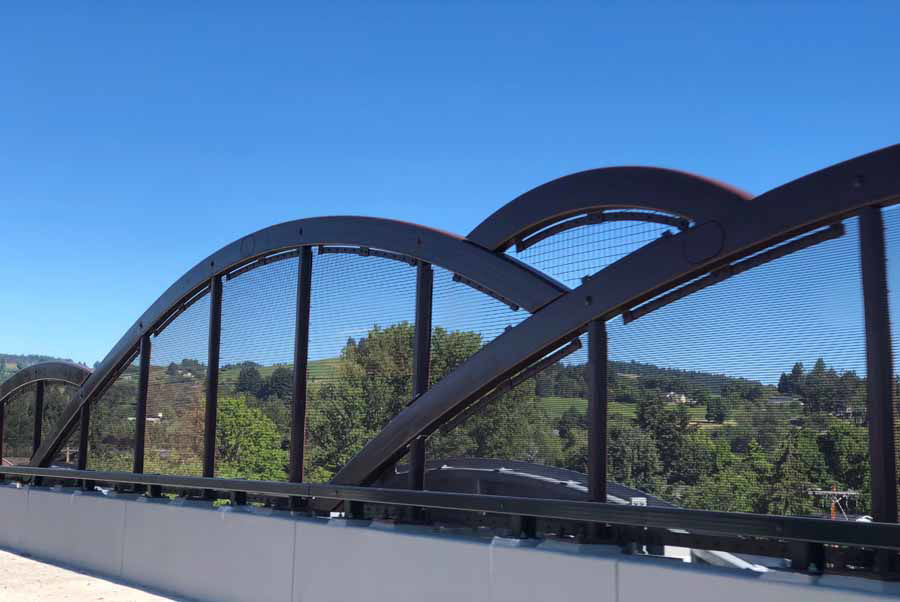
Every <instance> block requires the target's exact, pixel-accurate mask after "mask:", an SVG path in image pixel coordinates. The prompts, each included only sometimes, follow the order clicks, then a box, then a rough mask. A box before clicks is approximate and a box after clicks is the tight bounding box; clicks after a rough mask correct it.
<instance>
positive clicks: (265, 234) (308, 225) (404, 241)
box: [34, 216, 568, 465]
mask: <svg viewBox="0 0 900 602" xmlns="http://www.w3.org/2000/svg"><path fill="white" fill-rule="evenodd" d="M301 245H312V246H316V245H347V246H358V247H368V248H371V249H381V250H385V251H391V252H394V253H397V254H399V255H405V256H409V257H413V258H415V259H418V260H422V261H426V262H428V263H431V264H433V265H438V266H441V267H443V268H445V269H447V270H449V271H451V272H454V273H458V274H462V275H464V276H465V277H466V278H468V279H469V280H471V281H472V282H477V283H478V284H479V285H481V286H482V287H483V288H484V290H486V291H491V292H492V293H495V294H497V295H500V296H501V297H502V298H504V299H509V300H510V301H511V302H512V303H515V304H516V305H518V306H521V307H523V308H525V309H526V310H528V311H532V312H533V311H537V310H538V309H540V308H541V307H543V306H545V305H547V304H548V303H549V302H550V301H552V300H553V299H555V298H557V297H558V296H560V295H561V294H563V293H564V292H565V291H567V290H568V289H567V288H566V287H565V286H563V285H562V284H560V283H558V282H556V281H554V280H553V279H552V278H549V277H548V276H546V275H544V274H541V273H539V272H537V271H536V270H534V269H533V268H530V267H529V266H527V265H525V264H523V263H521V262H518V261H516V260H515V259H512V258H509V257H505V256H502V255H497V254H495V253H491V252H490V251H488V250H486V249H483V248H481V247H479V246H478V245H473V244H471V243H470V242H468V241H466V240H465V239H463V238H461V237H458V236H455V235H452V234H448V233H446V232H442V231H439V230H434V229H432V228H427V227H425V226H419V225H416V224H410V223H407V222H399V221H394V220H386V219H379V218H371V217H352V216H345V217H319V218H311V219H305V220H297V221H293V222H285V223H283V224H277V225H275V226H271V227H269V228H265V229H263V230H260V231H258V232H255V233H253V234H250V235H248V236H245V237H244V238H242V239H240V240H236V241H234V242H232V243H231V244H229V245H226V246H225V247H223V248H222V249H220V250H219V251H217V252H215V253H213V254H212V255H210V256H209V257H207V258H206V259H204V260H203V261H201V262H200V263H198V264H197V265H196V266H194V267H193V268H192V269H190V270H189V271H188V272H186V273H185V274H184V275H182V276H181V278H179V279H178V280H177V281H176V282H175V283H174V284H173V285H172V286H170V287H169V288H168V289H167V290H166V291H165V292H164V293H163V294H162V295H161V296H160V297H159V298H158V299H157V300H156V301H155V302H154V303H153V305H151V306H150V307H149V308H148V309H147V311H145V312H144V314H143V315H142V316H141V317H140V318H139V319H138V320H137V321H136V322H135V323H134V324H133V325H132V326H131V328H129V329H128V331H127V332H126V333H125V334H124V335H123V336H122V338H121V339H119V341H118V342H117V343H116V344H115V346H114V347H113V348H112V350H110V352H109V353H108V354H107V356H106V357H105V358H104V359H103V361H101V362H100V365H99V366H98V367H97V370H95V371H94V373H93V374H91V375H90V377H89V378H88V379H87V380H85V381H84V382H83V383H81V388H80V391H79V393H80V401H79V403H78V404H75V405H72V406H69V407H67V408H66V409H65V411H64V412H63V415H62V417H61V418H60V427H59V428H58V429H57V431H56V434H55V435H54V436H53V437H52V438H48V440H47V441H45V442H44V443H43V445H42V446H41V449H40V450H38V453H37V454H36V455H35V457H34V464H35V465H45V464H46V463H48V462H50V460H51V459H52V457H53V455H54V454H55V453H56V452H57V450H58V448H59V446H60V445H62V443H63V440H64V439H65V437H66V436H67V435H68V433H69V432H70V431H71V429H72V428H73V426H74V422H75V420H76V415H77V413H78V410H79V408H80V407H81V404H84V403H90V402H91V401H93V400H94V399H95V398H96V396H97V395H98V391H99V388H100V387H101V386H102V385H103V384H104V383H105V382H106V381H107V380H109V378H110V375H111V374H112V373H113V372H114V371H115V370H116V369H117V367H118V366H120V365H121V364H122V362H123V361H124V360H125V356H126V355H127V354H128V353H131V352H132V351H133V350H134V349H135V348H136V347H137V345H138V343H139V340H140V337H141V336H142V335H143V333H144V332H145V331H146V330H147V329H152V330H153V331H154V332H155V333H158V332H160V331H161V327H162V326H164V323H166V322H168V321H170V320H171V319H174V318H173V312H177V311H180V310H181V309H180V308H182V306H183V305H184V304H185V303H187V302H193V301H195V300H196V299H198V298H200V297H202V296H203V295H204V294H205V293H204V292H203V289H204V288H205V287H207V286H208V285H209V282H210V279H211V278H212V276H214V275H216V274H223V273H228V272H231V271H233V270H235V269H237V268H239V267H241V266H244V265H246V264H248V263H250V262H252V261H254V260H256V259H257V258H259V257H264V256H267V255H272V254H275V253H277V252H279V251H289V250H291V249H294V248H297V247H298V246H301Z"/></svg>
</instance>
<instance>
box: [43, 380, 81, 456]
mask: <svg viewBox="0 0 900 602" xmlns="http://www.w3.org/2000/svg"><path fill="white" fill-rule="evenodd" d="M77 392H78V387H76V386H75V385H69V384H66V383H59V382H53V381H49V382H47V383H46V384H45V386H44V408H43V420H42V424H41V441H46V440H47V438H48V437H50V436H51V435H53V434H54V433H55V432H56V430H57V429H58V428H59V427H60V424H59V419H60V417H61V416H62V413H63V411H64V410H65V409H66V406H68V405H69V402H70V401H72V399H74V397H75V394H76V393H77Z"/></svg>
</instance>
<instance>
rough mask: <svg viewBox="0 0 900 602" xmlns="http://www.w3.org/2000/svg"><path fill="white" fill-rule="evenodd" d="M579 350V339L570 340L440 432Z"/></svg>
mask: <svg viewBox="0 0 900 602" xmlns="http://www.w3.org/2000/svg"><path fill="white" fill-rule="evenodd" d="M579 349H581V339H578V338H575V339H572V342H570V343H569V344H568V345H566V346H565V347H563V348H562V349H557V350H556V351H554V352H553V353H551V354H550V355H548V356H546V357H544V358H542V359H541V360H540V361H539V362H537V363H535V364H532V365H531V366H528V367H527V368H525V369H524V370H522V371H521V372H519V373H518V374H516V375H515V376H514V377H512V378H510V379H507V380H505V381H503V382H501V383H500V384H499V385H497V388H496V389H494V390H493V391H491V392H490V393H488V394H487V395H485V396H484V397H482V398H481V399H478V400H476V401H475V403H473V404H471V405H470V406H469V407H467V408H466V409H464V410H463V411H462V412H460V413H459V414H457V415H456V416H454V417H453V418H452V419H450V420H448V421H447V422H446V423H445V424H443V425H442V426H441V431H443V432H444V433H449V432H450V431H452V430H453V429H455V428H458V427H459V426H461V425H462V424H464V423H465V422H466V420H468V419H469V418H471V417H472V415H474V414H475V412H477V411H484V409H485V407H486V406H488V405H489V404H491V403H492V402H494V401H495V400H497V399H498V398H499V397H500V396H501V395H503V394H504V393H506V392H508V391H512V390H513V389H515V388H516V387H518V386H519V385H521V384H522V383H523V382H525V381H526V380H528V379H529V378H532V377H533V376H537V375H538V374H540V373H541V372H543V371H544V370H546V369H547V368H549V367H550V366H552V365H553V364H555V363H557V362H558V361H560V360H562V359H563V358H565V357H567V356H569V355H571V354H573V353H575V352H576V351H578V350H579Z"/></svg>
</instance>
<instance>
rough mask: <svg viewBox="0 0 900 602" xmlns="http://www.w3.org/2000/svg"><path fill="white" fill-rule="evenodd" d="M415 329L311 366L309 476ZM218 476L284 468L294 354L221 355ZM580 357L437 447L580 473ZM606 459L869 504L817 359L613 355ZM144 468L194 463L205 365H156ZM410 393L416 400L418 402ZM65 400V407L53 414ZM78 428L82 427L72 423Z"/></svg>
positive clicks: (716, 499) (643, 483) (401, 399)
mask: <svg viewBox="0 0 900 602" xmlns="http://www.w3.org/2000/svg"><path fill="white" fill-rule="evenodd" d="M432 341H433V344H432V362H431V375H430V379H431V382H436V381H438V380H440V379H441V378H442V377H443V376H445V375H446V374H448V373H449V372H451V371H452V370H454V369H455V368H456V367H457V366H459V365H460V364H461V363H462V362H464V361H465V360H466V359H467V358H469V357H470V356H471V355H472V354H474V353H475V352H476V351H478V350H479V349H480V348H481V346H482V344H483V341H482V340H481V337H480V336H479V335H478V334H476V333H473V332H460V331H447V330H445V329H442V328H436V329H435V330H434V332H433V337H432ZM412 349H413V327H412V325H410V324H408V323H405V322H404V323H400V324H395V325H392V326H389V327H386V328H380V327H377V326H376V327H374V328H372V329H371V330H370V331H369V332H368V334H367V336H366V337H364V338H361V339H359V340H354V339H349V340H348V341H347V343H346V345H345V346H344V348H343V350H342V351H341V354H340V357H337V358H329V359H320V360H316V361H313V362H311V363H310V367H309V379H308V389H307V397H308V402H307V403H308V406H307V407H308V412H307V435H306V446H307V447H306V449H307V454H306V457H305V461H306V465H305V467H304V469H305V474H306V478H307V479H308V480H313V481H323V480H327V479H329V478H331V477H332V475H334V474H335V473H336V472H337V471H338V470H340V468H341V467H342V466H343V465H344V464H346V462H347V461H348V460H349V459H350V458H351V457H352V456H353V455H354V454H356V453H358V452H359V451H360V450H361V449H362V447H363V446H364V445H365V444H366V443H367V442H368V441H369V440H370V439H371V438H372V437H374V436H375V435H376V434H377V433H378V432H379V431H380V430H381V429H382V428H383V427H384V425H385V424H386V423H387V422H388V421H389V420H391V418H393V417H394V416H396V415H397V414H398V413H399V412H400V411H402V410H403V408H404V407H405V406H406V405H407V404H408V403H410V400H411V396H412V388H411V387H412V384H411V381H412V375H411V366H412ZM221 374H222V378H221V381H220V395H219V400H220V401H219V411H218V422H217V433H216V457H217V474H218V475H220V476H229V477H242V478H251V479H284V478H285V477H286V472H285V471H286V467H287V464H288V451H287V449H288V446H287V441H288V439H289V432H290V400H291V396H292V390H293V367H292V366H291V365H269V366H262V365H259V364H256V363H253V362H244V363H241V364H235V365H230V366H223V368H222V371H221ZM586 374H587V372H586V366H584V365H577V364H557V365H554V366H551V367H550V368H548V369H547V370H545V371H544V372H542V373H541V374H539V375H538V376H537V377H535V378H532V379H530V380H527V381H525V382H524V383H522V384H520V385H519V386H517V387H516V388H515V389H513V390H511V391H507V392H505V393H504V394H502V395H499V396H498V397H496V398H494V399H493V400H492V401H489V402H484V403H482V404H481V405H480V406H478V407H477V411H475V412H474V413H472V414H471V415H470V416H469V417H468V419H467V420H465V421H464V422H463V423H462V424H461V425H460V426H458V427H456V428H455V429H453V430H451V431H449V432H443V431H440V430H439V431H437V432H435V433H434V434H433V435H432V436H431V437H430V438H429V440H428V454H429V456H430V457H433V458H449V457H454V456H470V457H489V458H498V459H509V460H521V461H527V462H535V463H543V464H547V465H554V466H561V467H566V468H570V469H575V470H581V471H584V470H585V469H586V465H587V420H586V409H587V392H588V389H587V386H586V385H585V383H586ZM609 374H610V379H609V385H610V386H609V398H610V401H609V421H608V422H609V431H608V444H609V447H608V463H609V464H608V470H609V475H610V478H611V479H612V480H614V481H617V482H620V483H623V484H626V485H630V486H633V487H636V488H638V489H641V490H644V491H646V492H648V493H650V494H654V495H658V496H661V497H663V498H665V499H669V500H671V501H673V502H675V503H677V504H680V505H683V506H686V507H693V508H705V509H715V510H729V511H744V512H762V513H778V514H810V513H814V512H817V511H821V509H822V508H821V507H819V506H818V502H817V501H816V500H815V499H814V498H813V497H812V496H810V495H809V490H810V489H826V488H829V489H830V488H831V487H832V486H836V487H837V488H838V489H853V490H857V491H859V492H860V493H861V494H862V495H861V496H860V498H859V500H860V502H859V503H858V504H857V505H856V507H855V508H854V509H855V510H856V511H858V512H867V511H868V509H869V501H868V498H869V496H868V493H869V472H868V470H869V469H868V438H867V433H866V427H865V421H866V416H865V403H864V400H865V381H864V379H862V378H860V377H858V376H857V375H856V374H855V373H853V372H837V371H836V370H835V369H833V368H831V367H829V366H827V365H826V364H825V362H824V361H823V360H819V361H818V362H816V364H815V365H814V366H813V368H812V369H811V370H806V369H805V368H804V366H803V365H802V364H796V365H795V366H793V367H792V369H791V370H790V371H789V372H786V373H785V374H784V375H783V376H782V378H781V379H780V382H779V384H778V386H777V387H774V386H771V385H763V384H761V383H759V382H754V381H750V380H746V379H736V378H730V377H727V376H723V375H711V374H705V373H700V372H690V371H680V370H670V369H662V368H658V367H655V366H651V365H648V364H640V363H636V362H610V366H609ZM150 377H151V390H150V405H149V407H148V416H149V417H150V418H151V421H150V422H148V424H147V455H146V458H145V464H146V470H147V471H148V472H161V473H170V474H199V473H200V465H201V454H202V445H203V443H202V432H203V414H204V409H203V408H204V401H203V400H204V381H205V378H206V366H204V365H203V364H201V363H199V362H197V361H196V360H193V359H185V360H183V361H181V362H180V363H177V364H176V363H172V364H170V365H168V366H152V367H151V375H150ZM136 384H137V375H136V371H135V368H134V367H133V366H132V367H129V368H128V369H127V370H126V371H125V372H124V373H123V374H122V375H120V376H119V378H118V379H117V380H116V382H115V383H114V384H113V385H112V386H111V387H110V388H109V389H108V390H107V391H106V393H105V394H104V395H103V397H102V398H101V399H100V400H99V401H98V402H97V403H96V404H95V408H93V409H92V420H91V433H90V437H89V440H90V445H91V455H90V456H89V467H90V468H98V469H115V470H130V467H131V462H132V457H131V456H132V453H133V452H132V450H133V445H134V421H133V418H134V396H135V389H136ZM413 403H414V402H413ZM27 405H28V404H24V403H23V404H22V406H21V410H20V411H19V413H18V414H16V413H15V412H12V411H11V412H10V415H9V417H8V419H7V424H8V435H7V438H8V445H12V446H19V447H22V448H23V449H27V446H28V442H30V436H31V434H30V421H29V419H28V418H29V414H28V412H29V411H30V410H29V409H28V408H27V407H26V406H27ZM53 411H57V410H53ZM76 436H77V433H76Z"/></svg>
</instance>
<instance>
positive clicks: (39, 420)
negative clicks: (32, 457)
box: [31, 380, 44, 454]
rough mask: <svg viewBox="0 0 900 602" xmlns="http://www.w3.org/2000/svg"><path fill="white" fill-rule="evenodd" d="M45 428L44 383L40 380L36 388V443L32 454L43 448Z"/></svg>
mask: <svg viewBox="0 0 900 602" xmlns="http://www.w3.org/2000/svg"><path fill="white" fill-rule="evenodd" d="M43 426H44V381H42V380H39V381H38V382H37V384H36V385H35V387H34V437H33V439H34V441H33V443H32V448H31V453H32V454H34V453H35V452H37V450H39V449H40V448H41V429H42V428H43Z"/></svg>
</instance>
